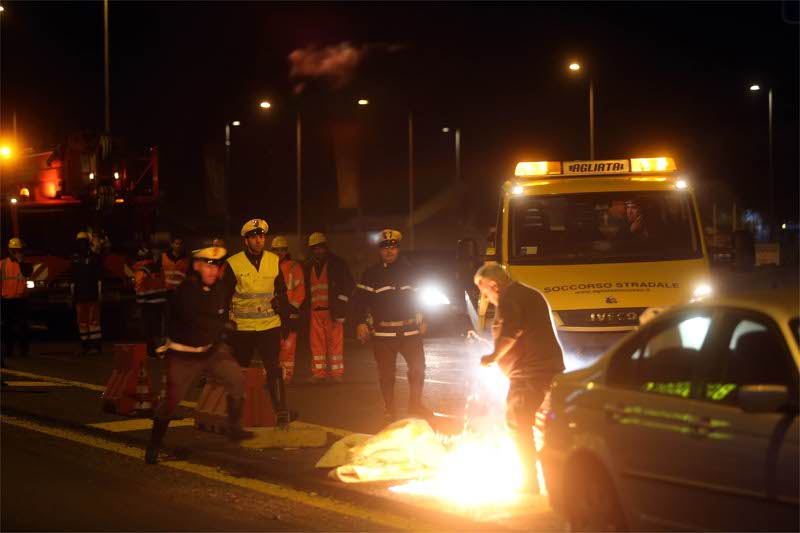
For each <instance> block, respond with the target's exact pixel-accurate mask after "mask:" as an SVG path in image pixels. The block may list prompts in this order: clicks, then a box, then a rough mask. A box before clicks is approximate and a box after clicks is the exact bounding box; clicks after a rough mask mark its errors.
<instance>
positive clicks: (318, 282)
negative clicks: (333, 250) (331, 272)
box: [311, 263, 328, 310]
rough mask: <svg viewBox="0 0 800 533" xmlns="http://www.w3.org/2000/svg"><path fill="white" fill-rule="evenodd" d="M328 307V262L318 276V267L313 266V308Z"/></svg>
mask: <svg viewBox="0 0 800 533" xmlns="http://www.w3.org/2000/svg"><path fill="white" fill-rule="evenodd" d="M320 307H321V308H323V309H328V263H325V266H323V267H322V274H321V275H320V276H319V277H317V269H316V267H314V266H313V265H312V266H311V309H312V310H314V309H317V308H320Z"/></svg>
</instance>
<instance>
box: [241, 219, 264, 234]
mask: <svg viewBox="0 0 800 533" xmlns="http://www.w3.org/2000/svg"><path fill="white" fill-rule="evenodd" d="M268 231H269V224H267V222H266V221H265V220H262V219H260V218H254V219H252V220H248V221H247V222H245V223H244V226H242V237H249V236H250V235H260V234H261V235H263V234H265V233H267V232H268Z"/></svg>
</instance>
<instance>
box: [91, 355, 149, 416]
mask: <svg viewBox="0 0 800 533" xmlns="http://www.w3.org/2000/svg"><path fill="white" fill-rule="evenodd" d="M146 361H147V346H146V345H145V344H115V345H114V370H113V371H112V372H111V377H110V378H109V380H108V383H107V384H106V388H105V390H104V391H103V395H102V401H103V410H104V411H106V412H109V413H115V414H118V415H123V416H150V415H152V413H153V403H154V401H155V399H156V398H155V394H153V389H152V388H151V387H150V376H149V375H148V373H147V363H146Z"/></svg>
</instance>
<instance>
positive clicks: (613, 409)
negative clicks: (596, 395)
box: [603, 403, 625, 422]
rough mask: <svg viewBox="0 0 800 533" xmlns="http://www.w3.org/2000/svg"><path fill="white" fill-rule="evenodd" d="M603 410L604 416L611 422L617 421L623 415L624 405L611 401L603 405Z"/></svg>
mask: <svg viewBox="0 0 800 533" xmlns="http://www.w3.org/2000/svg"><path fill="white" fill-rule="evenodd" d="M603 411H605V413H606V417H607V418H608V419H609V420H610V421H612V422H619V420H620V418H622V417H623V416H625V406H624V405H618V404H613V403H607V404H605V405H604V406H603Z"/></svg>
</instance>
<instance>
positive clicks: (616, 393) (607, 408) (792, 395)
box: [541, 290, 800, 531]
mask: <svg viewBox="0 0 800 533" xmlns="http://www.w3.org/2000/svg"><path fill="white" fill-rule="evenodd" d="M799 364H800V349H799V348H798V295H797V291H796V290H780V291H779V290H772V291H767V292H763V293H758V294H753V295H750V296H747V297H738V298H735V297H729V298H728V297H726V298H723V297H720V298H716V299H709V300H706V301H704V302H697V303H694V304H689V305H685V306H680V307H676V308H673V309H671V310H669V311H667V312H665V313H662V314H660V315H658V316H657V317H655V318H654V319H653V320H652V321H650V322H648V323H646V324H645V325H644V326H642V327H641V328H640V329H639V330H637V331H635V332H633V333H631V334H630V335H628V336H627V337H626V338H624V339H623V340H622V341H621V342H619V343H618V344H616V345H615V346H614V347H613V348H612V349H611V350H610V351H608V352H607V353H606V354H605V355H604V356H602V357H601V358H600V359H599V360H598V361H596V362H595V363H594V364H592V365H591V366H589V367H586V368H584V369H581V370H578V371H575V372H570V373H566V374H562V375H560V376H558V377H557V378H556V379H555V381H554V386H553V389H552V392H551V395H550V404H549V406H548V411H547V412H546V413H544V417H543V419H544V420H545V423H544V444H543V449H542V455H541V462H542V466H543V470H544V474H545V478H546V482H547V488H548V492H549V494H550V499H551V502H552V504H553V506H554V508H555V509H557V510H558V511H560V512H562V513H564V515H565V516H566V517H567V519H568V520H569V522H570V524H571V526H572V528H573V529H575V530H579V531H608V530H624V529H630V530H635V531H642V530H652V529H658V530H664V529H670V530H674V529H687V530H693V531H699V530H706V529H713V530H726V531H755V530H768V531H788V530H791V531H798V530H799V529H800V508H798V480H800V464H799V463H798V460H799V459H800V448H798V440H799V437H800V424H799V423H798V398H799V396H798V393H799V392H800V390H799V388H798V365H799Z"/></svg>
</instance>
